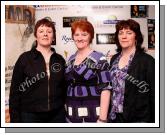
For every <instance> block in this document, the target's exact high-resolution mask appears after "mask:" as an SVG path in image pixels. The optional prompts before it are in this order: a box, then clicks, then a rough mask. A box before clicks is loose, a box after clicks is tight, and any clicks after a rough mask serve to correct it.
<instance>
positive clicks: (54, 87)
mask: <svg viewBox="0 0 167 135" xmlns="http://www.w3.org/2000/svg"><path fill="white" fill-rule="evenodd" d="M51 50H52V51H53V54H52V55H51V57H50V63H49V68H50V78H49V79H48V76H47V72H46V64H45V60H44V57H43V56H42V54H41V53H40V52H39V51H37V50H36V47H34V48H32V49H31V50H30V51H27V52H24V53H23V54H22V55H21V56H20V57H19V58H18V60H17V62H16V64H15V67H14V71H13V76H12V82H11V88H10V96H9V110H10V119H11V122H20V112H47V111H51V110H53V109H57V110H59V109H60V110H62V109H64V103H65V96H66V88H65V83H64V80H65V79H64V70H65V60H64V59H63V57H62V56H61V55H59V54H57V53H56V52H55V50H54V49H53V48H52V49H51Z"/></svg>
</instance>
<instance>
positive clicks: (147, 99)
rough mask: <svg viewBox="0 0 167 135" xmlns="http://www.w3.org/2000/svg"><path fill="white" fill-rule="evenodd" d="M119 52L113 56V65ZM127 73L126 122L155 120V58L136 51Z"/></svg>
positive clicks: (124, 114)
mask: <svg viewBox="0 0 167 135" xmlns="http://www.w3.org/2000/svg"><path fill="white" fill-rule="evenodd" d="M119 54H120V53H118V54H116V55H114V56H113V57H112V58H111V61H110V65H111V66H112V63H113V62H114V60H115V59H116V58H117V57H118V56H119ZM127 73H128V76H127V78H126V80H125V94H124V104H123V117H124V119H125V122H155V60H154V58H153V57H152V56H150V55H148V54H146V53H144V52H137V51H136V53H135V55H134V58H133V60H132V63H131V64H130V66H129V69H128V72H127Z"/></svg>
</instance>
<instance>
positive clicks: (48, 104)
mask: <svg viewBox="0 0 167 135" xmlns="http://www.w3.org/2000/svg"><path fill="white" fill-rule="evenodd" d="M49 72H50V70H49ZM49 110H50V89H49V76H48V111H49Z"/></svg>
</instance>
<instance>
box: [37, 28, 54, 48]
mask: <svg viewBox="0 0 167 135" xmlns="http://www.w3.org/2000/svg"><path fill="white" fill-rule="evenodd" d="M36 40H37V43H38V45H41V46H43V47H48V46H50V45H51V43H52V41H53V29H52V28H51V27H47V26H45V25H41V26H39V27H38V29H37V33H36Z"/></svg>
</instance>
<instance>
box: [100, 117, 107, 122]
mask: <svg viewBox="0 0 167 135" xmlns="http://www.w3.org/2000/svg"><path fill="white" fill-rule="evenodd" d="M98 120H99V121H100V122H104V123H107V120H102V119H100V117H99V118H98Z"/></svg>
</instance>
